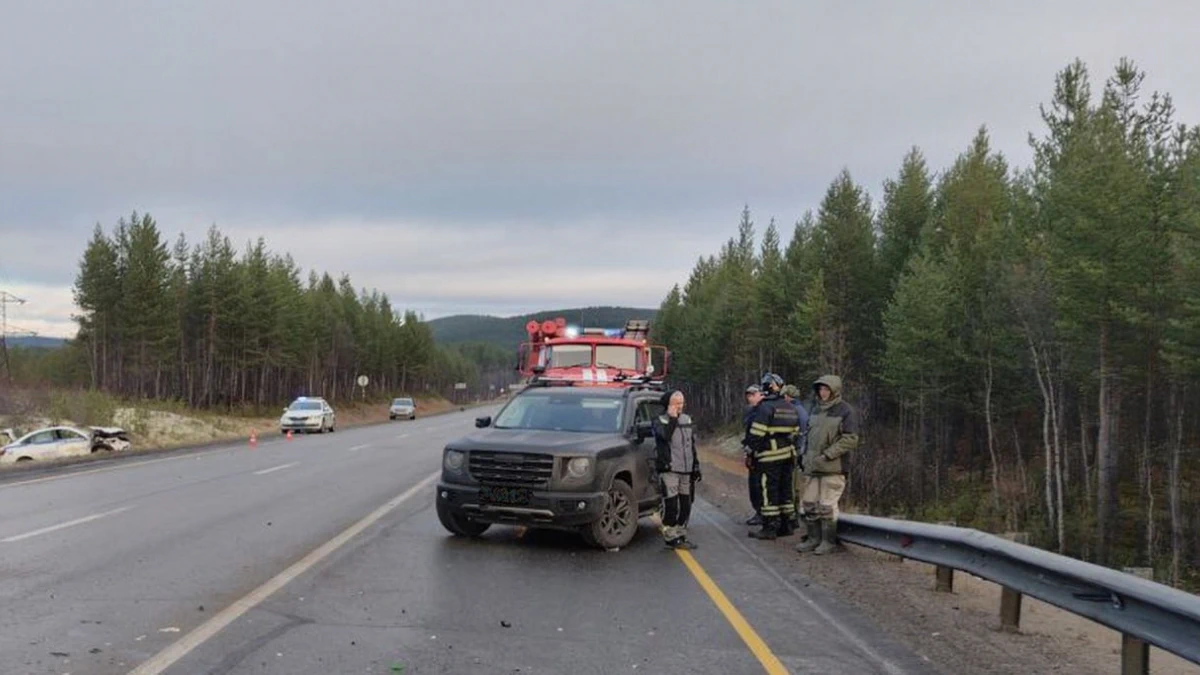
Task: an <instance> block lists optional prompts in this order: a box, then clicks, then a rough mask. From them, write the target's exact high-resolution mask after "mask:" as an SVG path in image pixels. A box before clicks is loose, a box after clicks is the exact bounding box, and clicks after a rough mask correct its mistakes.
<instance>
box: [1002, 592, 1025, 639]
mask: <svg viewBox="0 0 1200 675" xmlns="http://www.w3.org/2000/svg"><path fill="white" fill-rule="evenodd" d="M1000 630H1002V631H1004V632H1006V633H1019V632H1021V594H1020V593H1018V592H1016V591H1014V590H1013V589H1011V588H1009V587H1008V586H1001V587H1000Z"/></svg>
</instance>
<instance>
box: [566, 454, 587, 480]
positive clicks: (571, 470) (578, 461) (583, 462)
mask: <svg viewBox="0 0 1200 675" xmlns="http://www.w3.org/2000/svg"><path fill="white" fill-rule="evenodd" d="M591 468H592V459H591V458H590V457H575V458H574V459H572V460H571V461H569V462H567V475H568V476H570V477H571V478H583V477H584V476H586V475H587V474H588V471H590V470H591Z"/></svg>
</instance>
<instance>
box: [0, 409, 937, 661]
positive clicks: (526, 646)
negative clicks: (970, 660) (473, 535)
mask: <svg viewBox="0 0 1200 675" xmlns="http://www.w3.org/2000/svg"><path fill="white" fill-rule="evenodd" d="M487 412H489V411H488V410H487V409H482V410H479V409H477V410H469V411H466V412H458V413H451V414H447V415H442V416H437V417H430V418H427V419H418V420H416V421H414V422H395V423H392V424H388V425H381V426H372V427H361V428H355V429H344V430H340V431H338V432H337V433H334V434H328V435H324V436H303V437H297V438H296V439H294V440H293V441H290V442H289V441H282V440H276V441H274V442H271V443H266V444H262V445H260V446H259V447H257V448H254V449H251V448H249V447H247V446H239V447H232V448H220V449H213V450H207V451H203V452H197V453H191V454H183V455H177V456H169V457H160V458H155V459H148V460H129V461H126V462H123V463H119V464H114V465H112V466H105V467H102V468H98V469H85V470H79V471H73V472H70V473H62V474H56V475H43V476H38V477H35V478H31V479H26V480H21V479H16V480H13V479H7V480H6V481H5V482H0V514H3V515H2V516H0V608H3V609H2V610H0V673H14V674H15V673H30V674H40V673H52V674H56V675H61V674H63V673H72V674H73V675H79V674H82V673H95V674H100V675H103V674H107V673H129V672H137V673H139V674H140V673H147V674H148V673H159V672H165V673H171V674H176V673H180V674H182V673H287V674H289V675H295V674H296V673H322V674H324V673H405V674H417V673H455V674H461V673H522V674H530V673H613V672H631V673H698V672H704V673H707V672H712V673H754V672H792V673H809V672H821V673H921V672H929V671H928V669H927V667H926V666H925V662H924V661H923V660H922V659H921V658H919V657H917V656H915V655H913V654H911V653H909V652H907V651H906V650H905V649H903V648H901V647H900V646H898V645H895V644H893V643H891V642H889V641H888V640H887V639H885V638H884V637H883V636H882V635H881V634H879V633H878V631H876V630H875V629H874V628H873V627H872V626H870V625H867V624H866V623H865V622H864V621H862V620H861V619H859V618H858V617H856V616H854V615H852V614H850V613H848V612H847V611H846V610H845V609H843V608H842V607H841V606H840V605H839V603H838V602H837V601H836V600H835V599H834V598H832V597H828V596H826V595H825V594H824V593H822V592H821V591H819V590H818V589H816V588H803V587H799V585H798V584H795V583H792V582H789V581H788V580H786V579H784V578H783V577H781V576H780V575H779V574H778V573H777V572H776V571H775V570H773V569H772V568H771V567H770V566H769V565H767V564H766V563H764V562H763V561H762V560H761V559H759V558H758V556H757V555H755V554H754V547H755V544H756V543H757V542H754V541H752V540H749V539H747V538H745V534H744V532H745V528H743V527H740V526H738V525H737V524H736V523H733V522H732V521H730V520H729V519H728V518H727V517H726V516H724V515H723V514H722V513H720V512H718V511H717V510H716V509H713V508H711V507H709V506H708V505H707V504H705V503H703V502H701V503H700V504H698V507H697V511H696V514H695V516H694V518H693V526H692V538H693V539H694V540H695V541H696V542H697V543H698V544H699V545H700V548H699V549H698V550H696V551H693V552H692V553H690V554H688V553H677V552H674V551H670V550H667V549H665V548H664V547H663V546H662V544H661V540H660V538H659V537H658V536H657V532H656V530H655V527H654V524H653V523H651V522H649V521H643V525H642V530H641V532H640V533H639V535H638V537H637V538H636V539H635V540H634V543H633V544H632V545H631V546H629V547H627V548H626V549H623V550H621V551H617V552H607V551H597V550H592V549H589V548H587V547H585V546H584V545H583V543H582V542H581V541H580V540H579V539H578V537H575V536H573V535H569V534H561V533H546V532H525V531H522V530H519V529H517V528H509V527H493V528H492V530H490V531H489V532H488V533H487V534H486V535H485V536H484V537H483V538H482V539H480V540H462V539H457V538H453V537H451V536H449V535H448V533H446V532H445V531H444V530H443V529H442V528H441V526H440V524H439V523H438V521H437V517H436V515H435V514H434V510H433V487H432V479H433V476H434V475H435V473H436V471H437V470H438V467H439V460H440V456H441V447H442V445H443V444H444V443H445V442H446V441H448V440H449V439H451V438H453V437H455V436H458V435H461V434H463V433H466V432H467V431H469V430H470V429H471V420H472V419H473V418H474V417H475V416H476V415H479V414H486V413H487ZM135 669H137V670H136V671H135Z"/></svg>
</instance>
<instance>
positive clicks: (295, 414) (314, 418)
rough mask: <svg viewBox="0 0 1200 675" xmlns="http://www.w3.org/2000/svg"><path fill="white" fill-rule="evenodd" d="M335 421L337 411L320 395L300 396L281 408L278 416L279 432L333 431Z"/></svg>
mask: <svg viewBox="0 0 1200 675" xmlns="http://www.w3.org/2000/svg"><path fill="white" fill-rule="evenodd" d="M336 423H337V413H335V412H334V411H333V406H331V405H329V403H328V402H326V401H325V399H323V398H320V397H311V396H301V397H300V398H298V399H296V400H295V401H292V404H291V405H289V406H288V407H286V408H284V409H283V416H282V417H280V418H279V432H280V433H282V434H286V433H287V432H289V431H302V432H304V433H309V432H313V431H316V432H319V433H325V432H326V431H333V430H334V427H335V426H336Z"/></svg>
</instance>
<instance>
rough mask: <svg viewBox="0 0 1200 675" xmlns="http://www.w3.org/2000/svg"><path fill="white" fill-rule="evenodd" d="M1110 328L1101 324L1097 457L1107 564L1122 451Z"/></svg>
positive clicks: (1100, 553)
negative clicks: (1114, 387)
mask: <svg viewBox="0 0 1200 675" xmlns="http://www.w3.org/2000/svg"><path fill="white" fill-rule="evenodd" d="M1108 342H1109V325H1108V323H1107V322H1104V323H1101V324H1100V395H1099V397H1098V401H1097V406H1096V407H1097V411H1098V414H1099V421H1100V433H1099V434H1098V436H1097V439H1096V455H1097V460H1098V461H1099V463H1100V467H1099V469H1100V470H1099V481H1098V483H1099V484H1098V485H1097V490H1096V497H1097V500H1096V534H1097V537H1096V544H1097V550H1096V554H1097V557H1098V559H1099V562H1100V563H1101V564H1107V563H1108V562H1109V560H1110V559H1111V556H1112V541H1113V537H1112V533H1113V528H1114V527H1115V526H1116V522H1115V521H1116V516H1117V471H1118V469H1119V467H1118V460H1119V459H1120V455H1119V450H1118V448H1117V443H1116V432H1117V421H1116V410H1115V405H1114V399H1115V398H1116V394H1115V392H1114V391H1113V386H1112V379H1113V378H1112V374H1111V372H1110V369H1111V365H1110V364H1109V344H1108Z"/></svg>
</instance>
